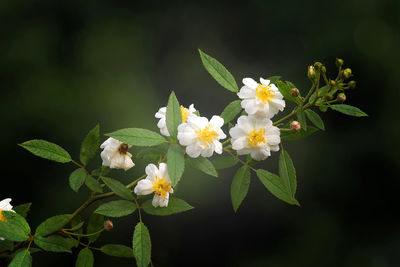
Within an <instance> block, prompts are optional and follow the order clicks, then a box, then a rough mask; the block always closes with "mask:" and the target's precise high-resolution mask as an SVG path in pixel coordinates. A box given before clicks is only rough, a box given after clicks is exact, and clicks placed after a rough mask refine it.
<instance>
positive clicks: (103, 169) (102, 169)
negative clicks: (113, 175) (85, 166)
mask: <svg viewBox="0 0 400 267" xmlns="http://www.w3.org/2000/svg"><path fill="white" fill-rule="evenodd" d="M110 171H111V169H110V168H109V167H106V166H101V167H100V168H97V169H94V170H93V171H92V176H100V175H107V174H109V173H110Z"/></svg>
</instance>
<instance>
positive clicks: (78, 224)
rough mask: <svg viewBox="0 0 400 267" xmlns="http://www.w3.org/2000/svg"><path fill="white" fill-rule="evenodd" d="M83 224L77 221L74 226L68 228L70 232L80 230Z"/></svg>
mask: <svg viewBox="0 0 400 267" xmlns="http://www.w3.org/2000/svg"><path fill="white" fill-rule="evenodd" d="M71 224H72V222H71ZM84 224H85V222H79V223H77V224H74V226H72V228H71V229H70V230H69V231H71V232H75V231H77V230H81V228H82V226H83V225H84Z"/></svg>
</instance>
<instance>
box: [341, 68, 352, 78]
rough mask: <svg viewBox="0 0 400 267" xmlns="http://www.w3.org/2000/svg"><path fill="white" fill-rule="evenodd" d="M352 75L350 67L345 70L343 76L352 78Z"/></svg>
mask: <svg viewBox="0 0 400 267" xmlns="http://www.w3.org/2000/svg"><path fill="white" fill-rule="evenodd" d="M350 76H351V69H349V68H347V69H345V70H344V71H343V77H344V78H345V79H348V78H350Z"/></svg>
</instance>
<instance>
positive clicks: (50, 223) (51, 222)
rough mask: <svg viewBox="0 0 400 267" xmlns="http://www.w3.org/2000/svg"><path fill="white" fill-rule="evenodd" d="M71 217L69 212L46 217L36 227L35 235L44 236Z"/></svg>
mask: <svg viewBox="0 0 400 267" xmlns="http://www.w3.org/2000/svg"><path fill="white" fill-rule="evenodd" d="M70 217H71V214H62V215H56V216H53V217H50V218H48V219H46V220H45V221H44V222H42V223H41V224H39V226H38V227H37V228H36V232H35V235H41V236H45V235H48V234H50V233H52V232H54V231H56V230H58V229H59V228H61V227H62V226H63V225H64V224H65V223H66V222H67V221H68V219H69V218H70Z"/></svg>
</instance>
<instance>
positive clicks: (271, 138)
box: [229, 116, 281, 160]
mask: <svg viewBox="0 0 400 267" xmlns="http://www.w3.org/2000/svg"><path fill="white" fill-rule="evenodd" d="M229 134H230V135H231V137H232V140H231V143H232V148H233V149H235V150H237V152H238V155H245V154H250V155H251V157H252V158H253V159H255V160H264V159H266V158H267V157H269V156H271V151H278V150H279V143H280V142H281V138H280V131H279V128H278V127H275V126H273V125H272V121H271V120H270V119H267V118H260V117H255V116H240V117H239V119H238V121H237V124H236V125H235V126H234V127H232V128H231V129H230V130H229Z"/></svg>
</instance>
